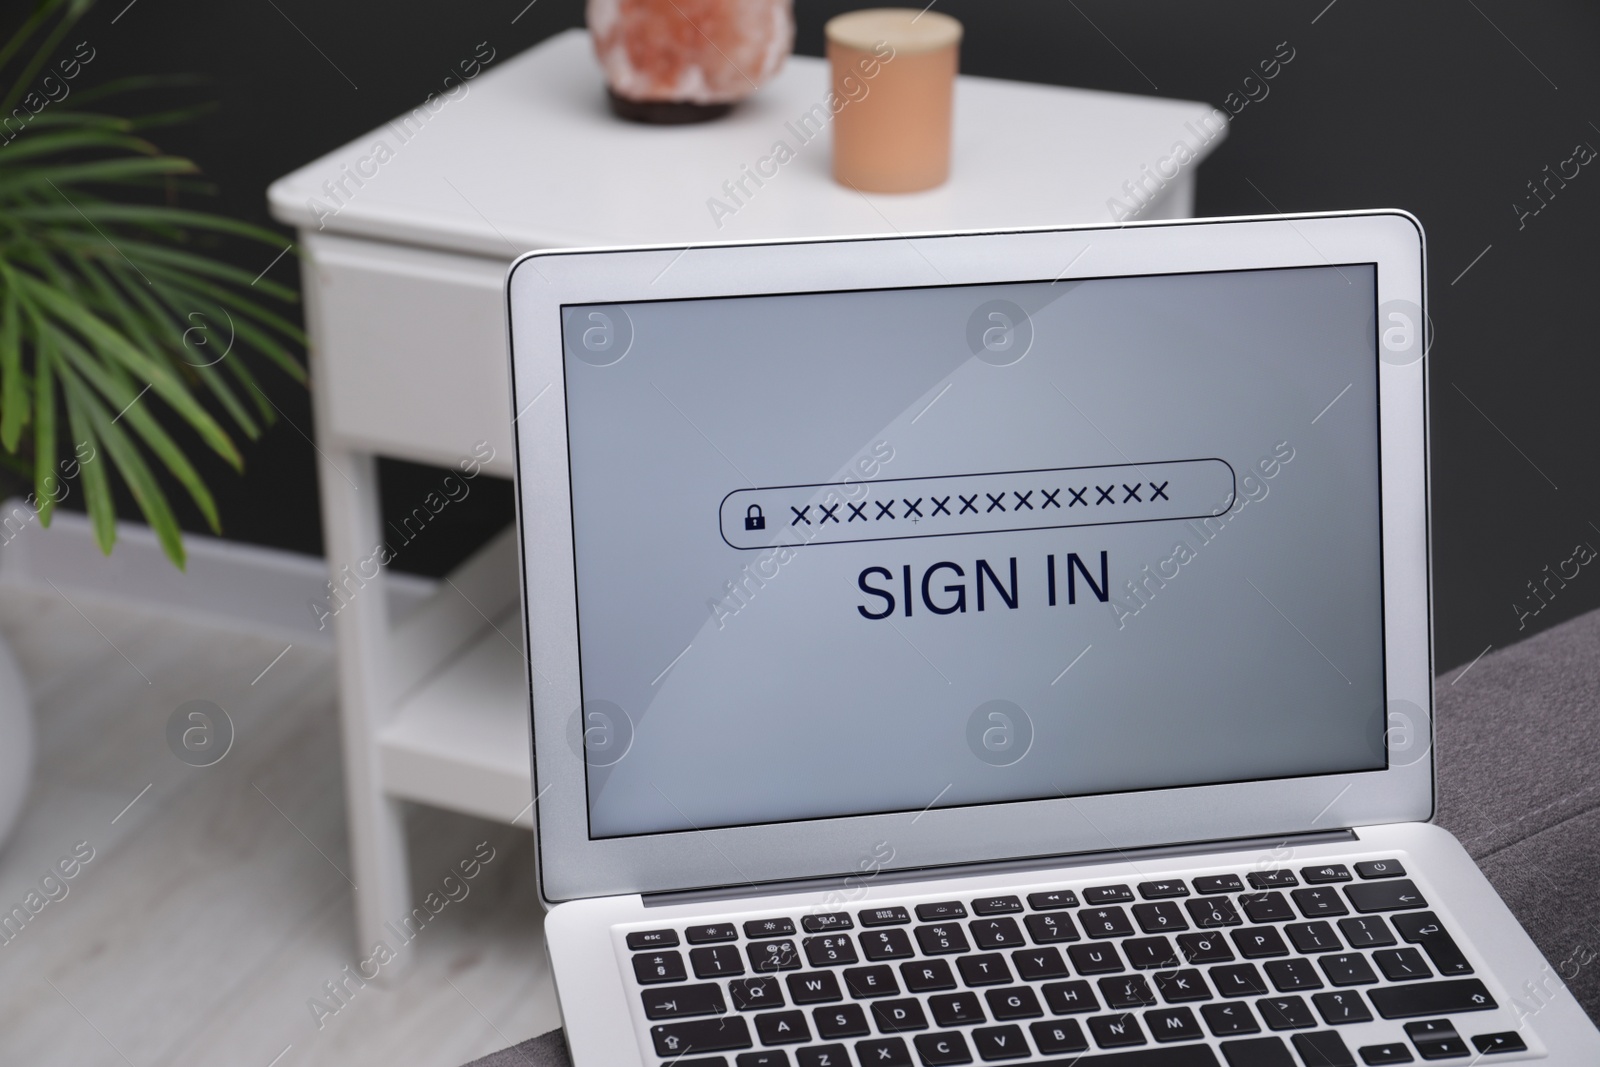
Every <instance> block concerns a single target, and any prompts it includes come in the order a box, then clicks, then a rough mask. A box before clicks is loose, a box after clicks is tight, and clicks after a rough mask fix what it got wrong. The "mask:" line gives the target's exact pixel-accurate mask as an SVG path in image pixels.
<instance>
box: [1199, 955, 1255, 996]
mask: <svg viewBox="0 0 1600 1067" xmlns="http://www.w3.org/2000/svg"><path fill="white" fill-rule="evenodd" d="M1211 984H1212V985H1213V986H1215V987H1216V990H1217V992H1218V993H1220V994H1222V995H1223V996H1225V997H1259V996H1261V995H1263V994H1264V993H1266V991H1267V983H1266V980H1265V979H1263V978H1262V977H1261V972H1260V971H1259V970H1257V969H1256V965H1255V964H1253V963H1230V964H1228V965H1227V966H1225V967H1213V968H1211Z"/></svg>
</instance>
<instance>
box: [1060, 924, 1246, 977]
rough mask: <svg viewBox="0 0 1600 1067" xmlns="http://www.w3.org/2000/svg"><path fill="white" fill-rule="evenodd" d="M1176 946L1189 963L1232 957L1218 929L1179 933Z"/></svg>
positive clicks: (1226, 959)
mask: <svg viewBox="0 0 1600 1067" xmlns="http://www.w3.org/2000/svg"><path fill="white" fill-rule="evenodd" d="M1178 948H1179V949H1180V950H1181V951H1182V952H1183V955H1184V958H1185V959H1187V960H1188V961H1189V962H1190V963H1227V962H1228V961H1229V960H1231V959H1233V949H1231V948H1229V947H1228V939H1227V938H1225V937H1223V936H1222V934H1221V932H1220V931H1214V932H1212V933H1205V934H1179V935H1178ZM1081 969H1082V968H1080V970H1081Z"/></svg>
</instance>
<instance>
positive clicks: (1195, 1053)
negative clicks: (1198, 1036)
mask: <svg viewBox="0 0 1600 1067" xmlns="http://www.w3.org/2000/svg"><path fill="white" fill-rule="evenodd" d="M1031 1062H1032V1067H1219V1064H1218V1060H1217V1054H1216V1053H1215V1052H1213V1051H1211V1046H1210V1045H1166V1046H1162V1047H1157V1048H1140V1049H1132V1050H1130V1051H1128V1052H1106V1053H1103V1054H1101V1055H1097V1056H1069V1057H1067V1058H1066V1059H1064V1060H1038V1061H1031Z"/></svg>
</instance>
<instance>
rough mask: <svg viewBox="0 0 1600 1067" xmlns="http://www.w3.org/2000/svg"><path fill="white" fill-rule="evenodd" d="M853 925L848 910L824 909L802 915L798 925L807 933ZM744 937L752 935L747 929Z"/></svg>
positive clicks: (823, 931)
mask: <svg viewBox="0 0 1600 1067" xmlns="http://www.w3.org/2000/svg"><path fill="white" fill-rule="evenodd" d="M854 926H855V923H854V922H853V921H852V920H851V918H850V913H849V912H848V911H825V912H818V913H817V914H815V915H802V916H801V917H800V927H801V929H803V930H805V932H806V933H808V934H825V933H827V932H828V931H830V930H849V929H851V928H852V927H854ZM745 936H746V937H751V936H753V935H752V934H750V932H749V931H748V930H747V931H746V932H745Z"/></svg>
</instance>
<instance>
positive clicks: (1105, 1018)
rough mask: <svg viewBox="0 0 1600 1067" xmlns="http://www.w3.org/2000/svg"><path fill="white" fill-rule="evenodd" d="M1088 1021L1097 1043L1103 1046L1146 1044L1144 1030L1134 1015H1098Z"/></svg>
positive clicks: (1115, 1046)
mask: <svg viewBox="0 0 1600 1067" xmlns="http://www.w3.org/2000/svg"><path fill="white" fill-rule="evenodd" d="M1086 1021H1087V1022H1088V1024H1089V1032H1090V1033H1091V1034H1093V1035H1094V1042H1095V1044H1097V1045H1099V1046H1100V1047H1101V1048H1127V1047H1128V1046H1129V1045H1143V1044H1145V1036H1144V1030H1142V1029H1141V1028H1140V1026H1139V1020H1138V1019H1136V1018H1134V1017H1133V1016H1132V1015H1096V1016H1093V1017H1092V1018H1090V1019H1088V1020H1086ZM1078 1062H1079V1063H1084V1062H1085V1061H1083V1060H1079V1061H1078ZM1093 1062H1094V1061H1093V1060H1088V1061H1087V1063H1093Z"/></svg>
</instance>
